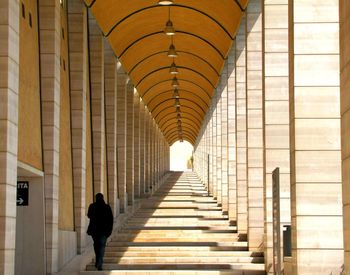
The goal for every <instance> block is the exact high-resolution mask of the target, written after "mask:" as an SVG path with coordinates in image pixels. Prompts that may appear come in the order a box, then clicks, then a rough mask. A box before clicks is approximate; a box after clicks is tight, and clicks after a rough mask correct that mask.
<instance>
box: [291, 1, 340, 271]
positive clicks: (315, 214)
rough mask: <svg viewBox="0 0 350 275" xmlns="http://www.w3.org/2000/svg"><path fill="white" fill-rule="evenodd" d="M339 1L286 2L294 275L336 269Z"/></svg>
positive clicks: (338, 219)
mask: <svg viewBox="0 0 350 275" xmlns="http://www.w3.org/2000/svg"><path fill="white" fill-rule="evenodd" d="M338 3H339V1H337V0H331V1H321V2H320V1H316V0H308V1H305V0H294V1H289V26H290V29H289V37H290V38H293V40H292V41H290V43H289V45H290V51H289V61H290V70H291V71H290V77H289V89H290V91H289V93H290V108H291V109H290V138H291V198H292V199H291V212H292V232H293V233H292V268H293V274H340V272H341V267H342V264H343V217H342V178H341V151H340V112H339V110H340V106H339V74H340V68H339V14H338V11H339V5H338Z"/></svg>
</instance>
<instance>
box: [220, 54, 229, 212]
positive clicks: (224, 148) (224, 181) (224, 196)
mask: <svg viewBox="0 0 350 275" xmlns="http://www.w3.org/2000/svg"><path fill="white" fill-rule="evenodd" d="M227 66H228V64H227V60H226V62H225V65H224V69H223V71H222V73H221V85H220V86H221V204H222V211H223V212H224V213H225V214H228V113H227V112H228V99H227V96H228V95H227V85H228V84H227Z"/></svg>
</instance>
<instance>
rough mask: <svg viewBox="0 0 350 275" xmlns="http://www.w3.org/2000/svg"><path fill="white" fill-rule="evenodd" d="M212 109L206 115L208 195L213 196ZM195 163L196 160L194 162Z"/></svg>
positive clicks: (210, 107)
mask: <svg viewBox="0 0 350 275" xmlns="http://www.w3.org/2000/svg"><path fill="white" fill-rule="evenodd" d="M212 110H213V107H212V105H210V106H209V110H208V115H209V126H208V127H209V193H210V195H212V196H213V194H214V193H213V192H214V188H213V185H214V183H213V182H214V179H213V154H214V150H213V142H214V141H213V140H214V139H213V112H212ZM195 161H196V160H195Z"/></svg>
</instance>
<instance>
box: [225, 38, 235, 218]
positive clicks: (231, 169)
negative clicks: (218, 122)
mask: <svg viewBox="0 0 350 275" xmlns="http://www.w3.org/2000/svg"><path fill="white" fill-rule="evenodd" d="M235 51H236V41H234V42H233V45H232V48H231V50H230V52H229V54H228V59H227V78H228V80H227V102H228V107H227V108H228V111H227V112H228V117H227V119H228V122H227V124H228V140H229V142H228V215H229V220H230V222H235V221H236V220H237V179H236V154H237V152H236V59H235Z"/></svg>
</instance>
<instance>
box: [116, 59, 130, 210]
mask: <svg viewBox="0 0 350 275" xmlns="http://www.w3.org/2000/svg"><path fill="white" fill-rule="evenodd" d="M127 80H128V77H127V75H126V73H125V71H124V69H123V67H122V66H121V64H120V62H118V64H117V142H118V144H117V159H118V161H117V162H118V195H119V202H120V211H121V212H122V213H124V212H125V211H126V206H127V204H128V201H127V199H128V198H127V194H126V109H125V108H126V89H125V87H126V82H127Z"/></svg>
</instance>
